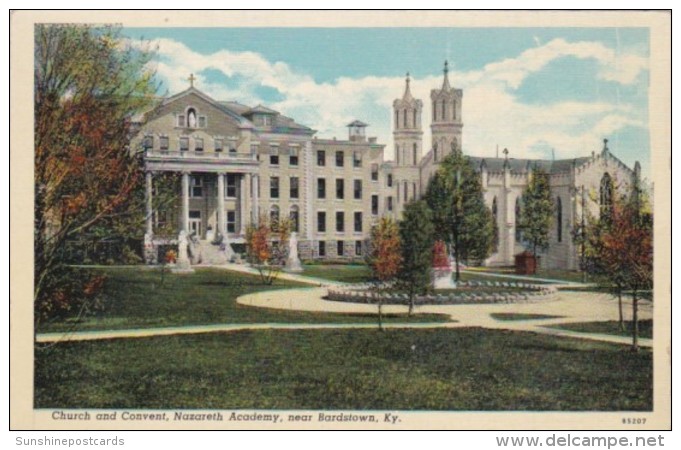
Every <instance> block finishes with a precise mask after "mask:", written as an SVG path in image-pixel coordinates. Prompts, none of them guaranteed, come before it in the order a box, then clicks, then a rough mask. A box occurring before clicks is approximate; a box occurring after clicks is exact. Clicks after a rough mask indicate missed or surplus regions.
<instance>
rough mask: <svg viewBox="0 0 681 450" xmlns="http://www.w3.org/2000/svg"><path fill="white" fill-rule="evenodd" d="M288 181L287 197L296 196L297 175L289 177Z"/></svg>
mask: <svg viewBox="0 0 681 450" xmlns="http://www.w3.org/2000/svg"><path fill="white" fill-rule="evenodd" d="M289 183H290V184H289V197H290V198H298V177H291V178H290V179H289Z"/></svg>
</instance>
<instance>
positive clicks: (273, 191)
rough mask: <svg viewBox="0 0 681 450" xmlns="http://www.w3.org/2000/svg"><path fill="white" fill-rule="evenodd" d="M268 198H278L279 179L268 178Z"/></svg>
mask: <svg viewBox="0 0 681 450" xmlns="http://www.w3.org/2000/svg"><path fill="white" fill-rule="evenodd" d="M270 198H279V177H270Z"/></svg>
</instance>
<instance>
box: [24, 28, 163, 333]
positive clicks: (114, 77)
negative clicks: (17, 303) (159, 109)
mask: <svg viewBox="0 0 681 450" xmlns="http://www.w3.org/2000/svg"><path fill="white" fill-rule="evenodd" d="M34 36H35V47H34V67H35V70H34V101H35V105H34V110H35V111H34V114H35V121H34V122H35V130H34V131H35V172H34V183H35V188H34V239H35V268H34V271H35V286H34V305H35V318H36V328H37V325H38V324H39V322H40V320H41V319H42V318H46V317H47V316H49V315H50V314H54V312H55V311H59V310H64V309H69V308H71V307H73V306H74V303H77V302H78V301H79V298H80V299H81V300H82V299H84V298H86V297H87V295H85V294H82V295H80V294H79V293H78V292H76V290H74V289H71V288H69V289H66V288H65V286H67V285H72V284H73V283H71V282H70V277H72V275H73V274H71V273H68V270H67V269H66V268H65V266H64V263H63V260H64V258H63V256H64V249H65V245H66V242H67V241H68V240H69V239H73V238H74V237H75V236H78V235H81V234H82V233H86V232H88V231H90V230H91V229H93V227H95V226H97V225H99V224H102V223H104V222H106V221H115V219H116V218H121V217H125V216H128V215H129V214H130V213H131V210H133V209H135V210H136V208H137V205H134V198H135V196H134V195H132V194H134V193H135V192H136V191H138V190H139V191H141V190H142V189H141V181H142V176H141V173H140V170H139V169H140V167H141V157H140V155H138V154H135V153H134V152H131V151H129V149H128V145H129V139H130V136H131V133H132V132H133V129H132V125H133V117H134V116H136V115H137V114H139V113H140V112H141V111H143V110H146V109H148V108H150V107H152V105H153V102H154V94H155V92H156V86H155V85H154V83H153V81H152V78H153V73H152V72H150V71H149V70H148V69H147V63H148V61H149V59H150V53H149V52H147V51H145V50H140V49H139V48H138V47H134V46H131V45H129V44H128V43H127V41H125V40H123V39H121V37H120V34H119V30H118V29H116V28H113V27H90V26H80V25H37V26H36V27H35V30H34ZM80 284H82V283H80ZM85 284H86V285H87V284H88V283H87V282H85ZM90 290H92V289H90ZM67 291H68V292H69V294H68V295H67V297H68V298H66V299H64V300H63V301H62V302H60V303H55V300H54V299H55V298H56V297H59V296H55V293H64V292H67ZM64 295H66V294H64Z"/></svg>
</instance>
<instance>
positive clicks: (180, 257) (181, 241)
mask: <svg viewBox="0 0 681 450" xmlns="http://www.w3.org/2000/svg"><path fill="white" fill-rule="evenodd" d="M188 246H189V242H188V241H187V232H186V231H184V230H182V231H180V235H179V236H178V238H177V264H176V266H175V267H174V268H173V272H193V271H194V269H192V266H191V263H190V262H189V253H188V251H187V247H188Z"/></svg>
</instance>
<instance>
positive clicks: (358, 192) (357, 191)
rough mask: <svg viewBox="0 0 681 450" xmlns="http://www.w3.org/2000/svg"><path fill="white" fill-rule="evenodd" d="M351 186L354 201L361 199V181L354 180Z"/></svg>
mask: <svg viewBox="0 0 681 450" xmlns="http://www.w3.org/2000/svg"><path fill="white" fill-rule="evenodd" d="M353 184H354V186H353V187H354V189H353V191H354V197H355V200H360V199H361V198H362V180H354V183H353Z"/></svg>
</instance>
